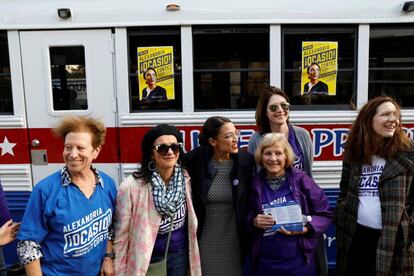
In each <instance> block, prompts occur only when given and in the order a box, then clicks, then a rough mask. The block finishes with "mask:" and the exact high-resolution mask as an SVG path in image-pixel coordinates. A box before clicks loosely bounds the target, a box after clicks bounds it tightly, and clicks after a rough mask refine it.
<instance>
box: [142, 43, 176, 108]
mask: <svg viewBox="0 0 414 276" xmlns="http://www.w3.org/2000/svg"><path fill="white" fill-rule="evenodd" d="M137 53H138V90H139V100H140V101H147V102H159V101H166V100H174V99H175V91H174V56H173V46H156V47H138V48H137Z"/></svg>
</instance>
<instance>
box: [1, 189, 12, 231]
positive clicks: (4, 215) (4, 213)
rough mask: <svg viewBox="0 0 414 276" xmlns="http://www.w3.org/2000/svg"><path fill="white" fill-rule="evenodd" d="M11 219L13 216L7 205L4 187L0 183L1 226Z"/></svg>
mask: <svg viewBox="0 0 414 276" xmlns="http://www.w3.org/2000/svg"><path fill="white" fill-rule="evenodd" d="M10 219H11V216H10V213H9V208H8V205H7V200H6V195H5V194H4V191H3V187H2V186H1V183H0V226H2V225H3V224H5V223H6V222H7V221H8V220H10Z"/></svg>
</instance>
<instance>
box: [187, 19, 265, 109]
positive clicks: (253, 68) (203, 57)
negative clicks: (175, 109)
mask: <svg viewBox="0 0 414 276" xmlns="http://www.w3.org/2000/svg"><path fill="white" fill-rule="evenodd" d="M193 59H194V107H195V110H196V111H204V110H215V109H225V110H230V109H254V108H255V107H256V103H257V99H258V95H259V92H260V90H261V89H262V88H263V86H265V85H268V84H269V27H268V26H260V25H258V26H254V27H251V26H194V27H193Z"/></svg>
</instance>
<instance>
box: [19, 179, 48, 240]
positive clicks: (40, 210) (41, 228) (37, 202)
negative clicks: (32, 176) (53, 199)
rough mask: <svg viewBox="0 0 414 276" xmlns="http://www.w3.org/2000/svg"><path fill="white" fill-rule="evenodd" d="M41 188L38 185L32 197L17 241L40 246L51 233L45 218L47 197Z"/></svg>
mask: <svg viewBox="0 0 414 276" xmlns="http://www.w3.org/2000/svg"><path fill="white" fill-rule="evenodd" d="M39 186H40V185H39V184H38V185H36V187H35V188H34V189H33V191H32V193H31V195H30V198H29V202H28V203H27V206H26V211H25V212H24V216H23V220H22V224H21V225H20V231H19V234H18V235H17V239H18V240H21V241H24V240H29V241H34V242H36V243H39V244H40V243H41V242H42V241H43V239H44V238H45V237H46V235H47V233H48V232H49V229H48V228H47V222H46V217H45V203H46V199H47V196H46V195H45V194H44V191H42V190H41V189H40V187H39Z"/></svg>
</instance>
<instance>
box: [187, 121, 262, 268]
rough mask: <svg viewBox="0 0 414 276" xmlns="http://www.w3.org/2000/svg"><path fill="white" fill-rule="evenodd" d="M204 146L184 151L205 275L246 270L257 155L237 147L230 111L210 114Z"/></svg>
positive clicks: (203, 134)
mask: <svg viewBox="0 0 414 276" xmlns="http://www.w3.org/2000/svg"><path fill="white" fill-rule="evenodd" d="M198 138H199V143H200V145H201V146H200V147H198V148H196V149H194V150H193V151H191V152H189V153H188V154H187V156H186V168H187V170H188V172H189V174H190V176H191V179H192V180H191V184H192V189H193V202H194V209H195V212H196V214H197V218H198V221H199V227H198V238H199V241H200V255H201V259H202V263H201V265H202V272H203V275H242V271H243V259H244V257H245V256H246V253H247V245H248V235H246V215H247V213H246V206H247V196H248V194H249V191H250V186H251V181H252V175H253V173H254V171H255V165H254V160H253V156H252V155H250V154H249V153H248V152H244V151H239V148H238V139H239V132H238V131H237V130H236V128H235V126H234V125H233V123H232V122H231V121H230V120H229V119H228V118H226V117H221V116H214V117H210V118H208V119H207V120H206V122H205V123H204V125H203V128H202V131H201V133H200V134H199V137H198Z"/></svg>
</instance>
